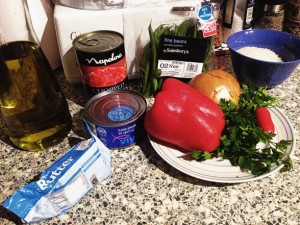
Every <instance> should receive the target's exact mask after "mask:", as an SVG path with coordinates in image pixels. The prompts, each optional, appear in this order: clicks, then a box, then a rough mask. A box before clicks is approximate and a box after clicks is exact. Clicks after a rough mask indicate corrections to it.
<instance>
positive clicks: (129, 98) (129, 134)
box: [84, 90, 147, 149]
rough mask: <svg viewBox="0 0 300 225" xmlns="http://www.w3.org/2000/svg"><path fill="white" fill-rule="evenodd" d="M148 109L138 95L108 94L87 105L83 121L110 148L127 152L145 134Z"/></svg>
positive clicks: (119, 92) (117, 92) (115, 92)
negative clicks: (126, 149)
mask: <svg viewBox="0 0 300 225" xmlns="http://www.w3.org/2000/svg"><path fill="white" fill-rule="evenodd" d="M146 108H147V103H146V100H145V98H144V97H143V96H142V95H140V94H139V93H137V92H135V91H130V90H117V91H105V92H102V93H100V94H97V95H95V96H94V97H93V98H91V99H90V100H89V101H88V103H87V104H86V106H85V108H84V117H85V119H86V120H87V121H88V123H89V124H90V126H91V128H92V130H93V132H94V133H95V134H96V135H97V137H98V138H99V139H100V140H101V141H102V142H103V143H104V144H105V145H106V146H107V147H108V148H110V149H116V148H124V147H128V146H131V145H134V144H135V143H136V141H137V140H138V139H139V138H140V136H141V135H142V134H143V131H144V129H143V127H144V126H143V119H144V115H145V113H146Z"/></svg>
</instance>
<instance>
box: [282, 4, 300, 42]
mask: <svg viewBox="0 0 300 225" xmlns="http://www.w3.org/2000/svg"><path fill="white" fill-rule="evenodd" d="M284 31H285V32H288V33H291V34H293V35H295V36H298V37H300V0H289V1H288V3H287V8H286V19H285V21H284Z"/></svg>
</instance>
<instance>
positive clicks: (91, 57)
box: [73, 31, 128, 98]
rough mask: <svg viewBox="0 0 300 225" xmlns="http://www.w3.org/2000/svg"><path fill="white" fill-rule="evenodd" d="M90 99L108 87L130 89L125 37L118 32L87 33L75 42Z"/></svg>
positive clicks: (82, 76) (111, 88) (83, 80)
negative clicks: (128, 85)
mask: <svg viewBox="0 0 300 225" xmlns="http://www.w3.org/2000/svg"><path fill="white" fill-rule="evenodd" d="M73 46H74V48H75V51H76V57H77V61H78V64H79V67H80V73H81V79H82V82H83V85H84V88H85V91H86V94H87V96H88V98H91V97H93V96H94V95H96V94H98V93H101V92H103V91H107V90H117V89H127V88H128V87H127V80H128V72H127V66H126V58H125V49H124V39H123V36H122V35H121V34H119V33H117V32H114V31H95V32H91V33H87V34H83V35H81V36H79V37H78V38H76V39H75V40H74V42H73Z"/></svg>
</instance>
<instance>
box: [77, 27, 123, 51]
mask: <svg viewBox="0 0 300 225" xmlns="http://www.w3.org/2000/svg"><path fill="white" fill-rule="evenodd" d="M123 44H124V37H123V35H122V34H120V33H118V32H115V31H110V30H100V31H93V32H89V33H85V34H82V35H80V36H78V37H77V38H75V39H74V41H73V46H74V48H75V49H76V50H77V51H84V52H93V53H95V52H107V51H111V50H113V49H115V48H118V47H119V46H121V45H123Z"/></svg>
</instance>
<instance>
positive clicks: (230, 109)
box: [189, 85, 292, 176]
mask: <svg viewBox="0 0 300 225" xmlns="http://www.w3.org/2000/svg"><path fill="white" fill-rule="evenodd" d="M242 89H243V93H242V94H241V95H240V101H239V104H238V105H236V104H234V103H233V102H232V101H230V100H225V99H221V101H220V107H221V108H222V110H223V112H224V114H225V128H224V130H223V133H222V136H221V144H220V146H219V147H218V148H217V149H216V151H214V152H206V151H204V152H201V151H192V152H190V153H189V154H190V155H191V156H192V157H193V158H194V159H196V160H198V161H202V160H206V159H210V158H212V157H222V158H223V159H228V160H230V162H231V164H232V165H233V166H239V167H240V168H241V170H242V171H249V172H251V173H252V174H253V175H256V176H259V175H262V174H264V173H267V172H269V171H270V169H271V166H272V165H274V163H275V164H277V165H279V164H281V163H282V164H283V165H284V168H285V169H286V170H290V169H291V168H292V161H291V159H290V157H289V155H288V154H286V152H285V151H286V149H287V147H288V146H289V145H290V144H291V142H292V141H290V140H281V141H279V142H278V143H277V142H274V141H272V139H273V137H274V135H275V134H273V133H271V132H264V131H263V130H262V129H261V128H259V127H258V125H257V122H256V118H255V110H256V108H258V107H271V106H275V105H276V104H277V101H276V98H275V97H272V96H270V95H269V94H268V91H267V89H266V88H263V87H259V88H257V87H254V86H247V85H242ZM259 142H263V143H266V144H267V145H266V146H267V147H265V148H263V149H259V148H257V144H258V143H259Z"/></svg>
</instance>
